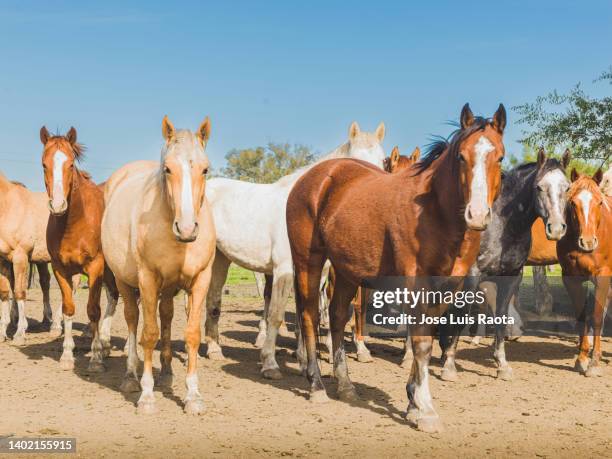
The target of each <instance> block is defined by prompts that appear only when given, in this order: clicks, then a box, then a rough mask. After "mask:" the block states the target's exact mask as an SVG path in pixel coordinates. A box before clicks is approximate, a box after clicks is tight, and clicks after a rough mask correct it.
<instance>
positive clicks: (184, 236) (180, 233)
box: [172, 220, 200, 242]
mask: <svg viewBox="0 0 612 459" xmlns="http://www.w3.org/2000/svg"><path fill="white" fill-rule="evenodd" d="M172 231H173V232H174V236H175V237H176V240H177V241H179V242H193V241H195V240H196V238H197V237H198V233H199V232H200V227H199V225H198V222H193V223H192V224H190V225H186V226H185V225H181V224H179V222H178V221H176V220H175V221H174V224H173V225H172Z"/></svg>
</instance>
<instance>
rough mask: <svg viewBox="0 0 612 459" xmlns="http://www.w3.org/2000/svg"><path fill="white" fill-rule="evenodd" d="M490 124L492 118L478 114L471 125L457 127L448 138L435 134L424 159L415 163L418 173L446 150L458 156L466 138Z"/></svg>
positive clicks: (426, 149)
mask: <svg viewBox="0 0 612 459" xmlns="http://www.w3.org/2000/svg"><path fill="white" fill-rule="evenodd" d="M490 124H491V120H490V119H488V118H483V117H481V116H477V117H475V118H474V122H473V123H472V124H471V125H470V126H469V127H467V128H466V129H461V128H458V129H455V130H454V131H453V132H452V133H451V134H450V136H449V137H448V138H444V137H440V136H435V137H434V138H433V142H431V143H430V144H429V145H427V147H426V148H425V154H424V155H423V157H422V159H421V160H420V161H419V162H417V163H416V165H415V167H416V168H417V173H421V172H423V171H424V170H425V169H427V168H428V167H429V166H431V165H432V164H433V162H434V161H435V160H436V159H438V158H439V157H440V156H442V154H443V153H444V152H448V154H450V155H454V156H457V155H458V154H459V146H460V145H461V143H462V142H463V141H464V140H465V139H467V138H468V137H469V136H471V135H472V134H473V133H474V132H476V131H484V129H485V128H486V127H487V126H489V125H490Z"/></svg>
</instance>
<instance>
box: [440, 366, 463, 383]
mask: <svg viewBox="0 0 612 459" xmlns="http://www.w3.org/2000/svg"><path fill="white" fill-rule="evenodd" d="M440 378H442V381H448V382H456V381H457V380H458V379H459V376H458V375H457V370H454V369H452V370H451V369H450V368H442V373H441V374H440Z"/></svg>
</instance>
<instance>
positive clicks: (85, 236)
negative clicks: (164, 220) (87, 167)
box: [40, 126, 119, 372]
mask: <svg viewBox="0 0 612 459" xmlns="http://www.w3.org/2000/svg"><path fill="white" fill-rule="evenodd" d="M40 141H41V142H42V144H43V145H44V150H43V154H42V164H43V170H44V176H45V187H46V188H47V194H48V195H49V210H50V211H51V213H50V215H49V223H48V225H47V248H48V250H49V255H50V256H51V265H52V267H53V273H54V274H55V278H56V279H57V283H58V284H59V287H60V289H61V292H62V312H63V315H64V346H63V347H64V351H63V353H62V356H61V358H60V366H61V368H62V369H64V370H70V369H72V368H74V356H73V352H72V351H73V349H74V340H73V339H72V318H73V316H74V311H75V304H74V301H73V298H72V293H73V292H72V276H73V275H74V274H78V273H84V274H86V275H87V278H88V285H89V298H88V300H87V315H88V317H89V320H90V327H91V334H92V341H91V360H90V362H89V371H91V372H101V371H104V365H103V363H102V359H103V354H104V353H105V348H106V350H109V349H110V330H109V336H108V337H105V338H107V339H108V340H109V341H108V342H103V341H101V339H100V334H99V331H98V323H99V321H100V294H101V290H102V283H103V282H104V283H105V284H106V287H107V289H108V291H109V305H108V310H110V311H112V312H114V307H115V305H116V304H117V299H118V296H119V294H118V291H117V287H116V286H115V279H114V277H113V274H112V273H111V271H110V270H109V269H108V267H107V266H106V264H105V262H104V256H103V255H102V245H101V242H100V228H101V221H102V214H103V212H104V193H103V190H102V188H101V187H99V186H98V185H96V184H95V183H94V182H93V181H92V180H91V177H90V176H89V174H88V173H86V172H84V171H80V170H79V169H78V168H77V167H76V165H75V161H78V160H80V159H81V158H82V156H83V146H82V145H81V144H79V143H78V142H77V133H76V129H74V128H70V130H69V131H68V134H66V135H65V136H60V135H55V136H51V135H50V134H49V132H48V131H47V128H46V127H44V126H43V127H42V128H41V130H40ZM108 310H107V313H108Z"/></svg>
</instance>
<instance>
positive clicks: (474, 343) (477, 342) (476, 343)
mask: <svg viewBox="0 0 612 459" xmlns="http://www.w3.org/2000/svg"><path fill="white" fill-rule="evenodd" d="M472 344H473V345H474V346H478V345H479V344H480V336H474V337H473V338H472Z"/></svg>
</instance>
